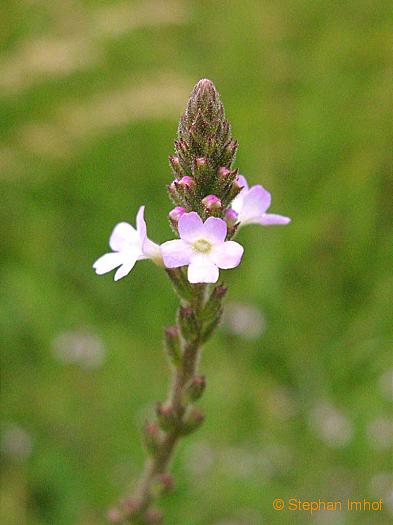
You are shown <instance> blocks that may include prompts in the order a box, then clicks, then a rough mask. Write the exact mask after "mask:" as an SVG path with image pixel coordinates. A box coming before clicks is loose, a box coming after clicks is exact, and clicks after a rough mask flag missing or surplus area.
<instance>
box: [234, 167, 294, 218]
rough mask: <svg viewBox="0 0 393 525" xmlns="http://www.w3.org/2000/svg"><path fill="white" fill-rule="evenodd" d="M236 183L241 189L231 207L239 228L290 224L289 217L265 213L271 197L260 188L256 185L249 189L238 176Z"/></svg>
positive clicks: (244, 180) (240, 176) (242, 178)
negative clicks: (254, 225) (251, 225)
mask: <svg viewBox="0 0 393 525" xmlns="http://www.w3.org/2000/svg"><path fill="white" fill-rule="evenodd" d="M237 181H238V182H239V183H240V184H241V186H243V189H242V190H241V192H240V193H239V195H237V197H235V198H234V200H233V201H232V204H231V207H232V209H234V210H235V212H237V213H238V221H239V222H240V225H241V226H244V225H246V224H262V225H264V226H270V225H272V224H288V223H289V222H291V219H290V218H289V217H284V216H283V215H276V214H274V213H266V212H267V210H268V209H269V207H270V204H271V200H272V197H271V195H270V193H269V192H268V191H267V190H265V188H263V187H262V186H260V185H259V184H257V185H256V186H252V187H251V188H249V186H248V184H247V180H246V179H245V177H243V176H242V175H239V177H238V178H237Z"/></svg>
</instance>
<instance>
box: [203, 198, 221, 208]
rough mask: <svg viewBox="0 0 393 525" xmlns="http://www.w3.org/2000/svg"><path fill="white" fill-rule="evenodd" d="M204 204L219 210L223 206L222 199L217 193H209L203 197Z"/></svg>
mask: <svg viewBox="0 0 393 525" xmlns="http://www.w3.org/2000/svg"><path fill="white" fill-rule="evenodd" d="M202 204H203V205H204V206H205V208H206V209H207V210H210V211H213V210H219V209H220V208H221V201H220V199H219V198H218V197H217V195H207V196H206V197H205V198H204V199H202Z"/></svg>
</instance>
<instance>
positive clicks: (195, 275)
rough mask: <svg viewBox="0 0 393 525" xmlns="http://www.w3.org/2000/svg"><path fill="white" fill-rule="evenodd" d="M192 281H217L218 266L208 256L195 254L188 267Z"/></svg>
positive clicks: (189, 278) (189, 277)
mask: <svg viewBox="0 0 393 525" xmlns="http://www.w3.org/2000/svg"><path fill="white" fill-rule="evenodd" d="M187 276H188V280H189V281H190V283H216V282H217V281H218V276H219V271H218V268H217V266H216V265H215V264H214V263H213V262H212V261H210V260H209V258H208V257H206V256H200V255H199V256H196V257H195V256H194V257H193V258H192V261H191V263H190V265H189V267H188V274H187Z"/></svg>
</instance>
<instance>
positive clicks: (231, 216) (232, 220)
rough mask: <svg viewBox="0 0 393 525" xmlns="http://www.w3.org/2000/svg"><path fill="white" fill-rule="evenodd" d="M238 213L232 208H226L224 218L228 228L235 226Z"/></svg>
mask: <svg viewBox="0 0 393 525" xmlns="http://www.w3.org/2000/svg"><path fill="white" fill-rule="evenodd" d="M238 215H239V214H238V213H237V212H236V211H235V210H234V209H233V208H228V209H227V210H226V212H225V214H224V220H225V222H226V223H227V225H228V229H229V228H232V227H233V226H235V224H236V223H237V218H238Z"/></svg>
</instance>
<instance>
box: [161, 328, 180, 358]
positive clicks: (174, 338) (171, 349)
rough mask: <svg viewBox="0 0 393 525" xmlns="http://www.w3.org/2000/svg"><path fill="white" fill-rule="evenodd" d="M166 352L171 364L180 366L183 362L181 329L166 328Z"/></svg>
mask: <svg viewBox="0 0 393 525" xmlns="http://www.w3.org/2000/svg"><path fill="white" fill-rule="evenodd" d="M164 334H165V350H166V352H167V354H168V357H169V359H170V360H171V362H172V363H173V364H174V365H175V366H178V365H179V363H180V360H181V341H180V334H179V329H178V327H177V326H176V325H173V326H168V327H167V328H165V331H164Z"/></svg>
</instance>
